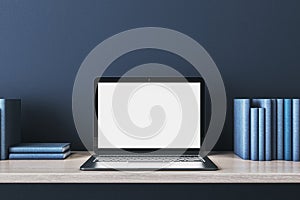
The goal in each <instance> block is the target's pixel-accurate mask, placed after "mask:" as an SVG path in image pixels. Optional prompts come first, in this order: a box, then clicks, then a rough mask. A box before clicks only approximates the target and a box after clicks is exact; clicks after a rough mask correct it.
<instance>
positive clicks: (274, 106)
mask: <svg viewBox="0 0 300 200" xmlns="http://www.w3.org/2000/svg"><path fill="white" fill-rule="evenodd" d="M271 102H272V138H271V139H272V159H273V160H276V159H277V100H276V99H271Z"/></svg>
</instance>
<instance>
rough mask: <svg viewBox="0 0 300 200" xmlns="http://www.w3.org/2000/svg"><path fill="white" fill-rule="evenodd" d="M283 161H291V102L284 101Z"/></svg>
mask: <svg viewBox="0 0 300 200" xmlns="http://www.w3.org/2000/svg"><path fill="white" fill-rule="evenodd" d="M283 110H284V125H283V127H284V134H283V135H284V138H283V141H284V160H292V100H291V99H284V108H283Z"/></svg>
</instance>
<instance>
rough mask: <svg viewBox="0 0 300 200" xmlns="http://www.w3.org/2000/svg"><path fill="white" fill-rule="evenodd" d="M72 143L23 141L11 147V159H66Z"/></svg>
mask: <svg viewBox="0 0 300 200" xmlns="http://www.w3.org/2000/svg"><path fill="white" fill-rule="evenodd" d="M70 154H71V151H70V143H21V144H18V145H14V146H11V147H10V148H9V159H21V160H23V159H26V160H29V159H65V158H66V157H68V156H69V155H70Z"/></svg>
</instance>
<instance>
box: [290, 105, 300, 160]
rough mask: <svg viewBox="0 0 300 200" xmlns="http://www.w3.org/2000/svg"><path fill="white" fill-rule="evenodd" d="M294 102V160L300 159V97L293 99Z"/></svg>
mask: <svg viewBox="0 0 300 200" xmlns="http://www.w3.org/2000/svg"><path fill="white" fill-rule="evenodd" d="M292 102H293V105H292V110H293V111H292V157H293V161H300V153H299V150H300V149H299V148H300V137H299V136H300V127H299V125H300V117H299V114H300V113H299V112H300V99H293V100H292Z"/></svg>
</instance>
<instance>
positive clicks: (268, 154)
mask: <svg viewBox="0 0 300 200" xmlns="http://www.w3.org/2000/svg"><path fill="white" fill-rule="evenodd" d="M252 104H253V106H254V107H258V108H265V139H264V142H265V160H272V135H273V134H272V101H271V99H253V100H252Z"/></svg>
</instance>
